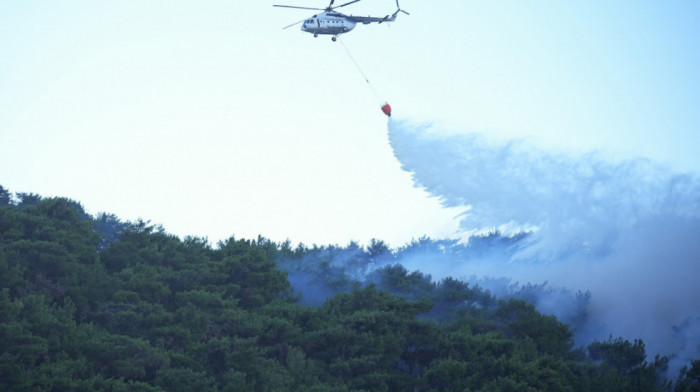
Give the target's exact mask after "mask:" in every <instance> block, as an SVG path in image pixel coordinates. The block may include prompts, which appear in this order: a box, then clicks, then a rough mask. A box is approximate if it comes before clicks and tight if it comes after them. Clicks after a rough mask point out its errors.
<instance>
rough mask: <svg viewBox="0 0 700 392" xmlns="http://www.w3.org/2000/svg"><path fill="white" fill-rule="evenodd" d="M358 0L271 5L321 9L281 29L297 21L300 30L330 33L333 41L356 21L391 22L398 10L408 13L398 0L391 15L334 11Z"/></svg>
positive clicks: (353, 25) (314, 33) (352, 26)
mask: <svg viewBox="0 0 700 392" xmlns="http://www.w3.org/2000/svg"><path fill="white" fill-rule="evenodd" d="M358 1H361V0H353V1H349V2H347V3H344V4H341V5H337V6H335V7H334V6H333V4H334V3H335V0H331V2H330V4H328V7H326V8H311V7H297V6H293V5H278V4H276V5H273V7H285V8H297V9H302V10H321V11H324V12H322V13H320V14H316V15H313V16H312V17H310V18H307V19H304V20H300V21H298V22H296V23H292V24H290V25H289V26H286V27H284V28H283V29H287V28H290V27H292V26H296V25H298V24H299V23H302V25H301V30H302V31H305V32H307V33H311V34H313V35H314V37H318V35H319V34H325V35H332V36H333V37H331V40H333V41H335V40H336V39H337V37H338V36H339V35H340V34H344V33H347V32H349V31H350V30H352V29H354V28H355V25H356V24H357V23H362V24H370V23H384V22H393V21H395V20H396V16H397V15H398V14H399V12H403V13H404V14H406V15H409V13H408V12H406V11H404V10H402V9H401V8H400V7H399V0H396V12H394V13H393V14H391V15H387V16H385V17H375V16H353V15H345V14H342V13H340V12H337V11H335V10H336V9H337V8H341V7H345V6H348V5H350V4H354V3H357V2H358Z"/></svg>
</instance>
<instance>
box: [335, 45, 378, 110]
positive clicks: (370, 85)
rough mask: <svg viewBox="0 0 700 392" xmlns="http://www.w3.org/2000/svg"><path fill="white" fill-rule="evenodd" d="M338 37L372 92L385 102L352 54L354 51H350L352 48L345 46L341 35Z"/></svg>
mask: <svg viewBox="0 0 700 392" xmlns="http://www.w3.org/2000/svg"><path fill="white" fill-rule="evenodd" d="M337 38H338V42H340V44H341V45H343V48H344V49H345V52H346V53H347V54H348V56H349V57H350V60H352V62H353V63H354V64H355V67H357V70H358V71H360V75H362V78H363V79H365V82H367V85H368V86H369V88H370V89H371V90H372V92H373V93H374V96H375V97H376V98H377V99H378V100H379V101H380V102H383V101H384V100H383V99H382V98H381V97H380V96H379V93H378V92H377V90H375V89H374V86H372V83H370V82H369V79H367V75H365V73H364V72H362V68H360V65H359V64H358V63H357V61H355V58H354V57H353V56H352V53H350V50H349V49H348V47H347V46H345V43H344V42H343V41H342V40H341V39H340V37H337Z"/></svg>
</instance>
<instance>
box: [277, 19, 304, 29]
mask: <svg viewBox="0 0 700 392" xmlns="http://www.w3.org/2000/svg"><path fill="white" fill-rule="evenodd" d="M305 20H306V19H302V20H300V21H298V22H296V23H292V24H290V25H289V26H285V27H282V30H284V29H288V28H290V27H292V26H296V25H298V24H299V23H301V22H303V21H305Z"/></svg>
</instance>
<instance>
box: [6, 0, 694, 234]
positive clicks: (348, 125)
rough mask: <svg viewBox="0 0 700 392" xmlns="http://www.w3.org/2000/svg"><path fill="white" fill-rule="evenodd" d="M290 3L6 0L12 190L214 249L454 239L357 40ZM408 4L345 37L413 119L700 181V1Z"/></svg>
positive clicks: (380, 10)
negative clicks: (230, 241) (631, 161)
mask: <svg viewBox="0 0 700 392" xmlns="http://www.w3.org/2000/svg"><path fill="white" fill-rule="evenodd" d="M279 2H281V3H284V2H283V1H281V0H280V1H279ZM272 4H273V2H270V3H266V2H260V1H245V2H244V1H240V0H234V1H230V0H229V1H208V2H192V1H170V0H169V1H147V2H144V1H118V2H117V1H113V2H105V1H99V2H98V1H79V0H75V1H48V0H44V1H3V2H0V184H2V185H3V186H5V187H6V188H9V189H10V190H11V191H15V192H36V193H40V194H43V195H46V196H54V195H60V196H67V197H70V198H73V199H75V200H78V201H80V202H82V203H83V204H84V206H85V207H86V209H87V210H88V211H89V212H92V213H97V212H100V211H107V212H113V213H116V214H117V215H118V216H120V217H122V218H124V219H135V218H138V217H142V218H144V219H151V220H152V221H153V222H154V223H162V224H163V225H164V226H165V228H166V230H168V231H170V232H172V233H174V234H177V235H180V236H184V235H188V234H190V235H199V236H208V237H209V239H210V240H212V241H217V240H219V239H222V238H226V237H228V236H229V235H231V234H235V235H236V236H238V237H254V236H256V235H257V234H263V235H265V236H268V237H270V238H272V239H273V240H284V239H285V238H290V239H291V240H292V241H294V242H297V241H303V242H304V243H307V244H310V243H341V244H344V243H347V241H349V240H351V239H354V240H359V241H367V240H369V239H370V238H372V237H377V238H381V239H385V240H387V241H389V242H390V243H392V244H394V245H401V244H403V243H405V242H407V241H409V240H410V239H411V238H413V237H419V236H421V235H429V236H433V237H442V236H447V235H451V234H453V233H454V231H455V230H457V227H458V225H457V222H456V220H455V219H453V217H454V215H456V214H457V213H458V212H459V211H456V210H447V209H443V208H442V207H441V206H440V204H439V201H438V200H436V199H431V198H428V196H427V194H426V193H425V192H424V191H422V190H418V189H415V188H413V186H412V183H411V178H410V175H409V174H407V173H405V172H402V171H401V170H400V166H399V163H398V162H397V161H396V159H395V158H394V157H393V155H392V150H391V148H390V146H389V145H388V143H387V136H386V132H387V131H386V118H385V117H384V116H383V115H382V113H381V112H380V111H379V102H378V100H377V98H376V97H375V95H374V94H373V93H372V92H371V90H370V89H369V88H368V87H367V85H366V84H365V83H364V81H363V79H362V77H361V76H360V74H359V73H358V72H357V69H355V66H354V65H353V64H352V62H351V61H350V59H349V58H348V56H347V54H346V53H345V52H344V50H343V48H342V46H341V45H340V43H333V42H331V41H330V39H329V38H328V37H319V38H316V39H314V38H313V37H312V36H311V35H309V34H306V33H303V32H301V31H300V30H299V29H298V28H297V27H296V26H295V27H294V28H290V29H287V30H282V29H281V28H282V27H283V26H286V25H288V24H290V23H293V22H295V21H298V20H301V19H303V18H305V17H307V16H308V15H310V14H309V13H308V12H307V11H303V10H292V9H277V8H273V7H272ZM290 4H295V5H301V6H320V7H323V6H325V5H326V3H324V2H323V1H321V2H318V1H311V0H297V1H296V2H294V1H291V2H290ZM401 6H402V8H404V9H406V10H407V11H409V12H410V13H411V15H410V16H406V15H403V14H402V15H400V16H399V18H398V20H397V22H396V23H394V24H393V25H391V26H390V27H387V25H369V26H364V25H360V26H357V27H356V29H355V30H354V31H352V32H351V33H349V34H347V35H344V36H342V39H343V42H344V43H345V44H346V45H347V47H348V48H349V49H350V50H351V51H352V52H353V55H354V57H355V59H356V60H357V61H358V63H359V64H360V65H361V66H362V68H363V70H364V72H365V74H366V75H367V77H368V78H369V80H370V81H371V82H372V83H373V85H374V87H375V88H376V90H377V91H378V92H379V95H380V96H381V97H382V98H383V99H386V100H387V101H389V102H390V103H391V105H392V106H393V108H394V115H395V116H396V117H397V118H400V119H409V120H414V121H418V122H438V123H442V124H445V126H446V127H450V128H452V129H454V130H456V131H458V132H465V133H467V132H475V131H476V132H481V133H482V134H484V135H487V136H488V137H492V138H497V139H510V138H518V139H526V140H529V141H530V142H531V143H533V144H535V145H537V146H539V147H540V148H543V149H548V150H552V151H557V152H567V151H575V152H581V151H590V150H599V151H601V152H602V153H604V154H607V155H609V156H612V157H615V158H625V157H633V156H642V157H647V158H650V159H652V160H654V161H658V162H660V163H661V164H663V165H668V166H670V167H671V168H673V170H675V171H679V172H692V173H697V172H698V171H700V158H698V153H697V150H698V146H700V140H699V137H700V136H699V135H700V110H698V109H697V106H698V102H700V76H699V74H698V71H697V70H698V69H700V40H698V37H700V31H699V30H700V27H698V23H697V18H698V15H700V3H698V2H696V1H667V2H661V1H655V2H651V1H615V2H609V1H602V0H601V1H568V2H554V1H527V2H524V1H500V2H499V1H456V0H454V1H452V0H445V1H442V2H439V3H438V4H436V3H434V2H419V1H416V0H403V1H401ZM394 8H395V5H394V2H393V1H392V0H364V1H363V2H360V3H358V4H356V5H352V6H349V7H346V8H344V9H343V11H347V12H348V13H354V14H362V15H367V14H372V15H384V14H387V13H391V12H393V11H394Z"/></svg>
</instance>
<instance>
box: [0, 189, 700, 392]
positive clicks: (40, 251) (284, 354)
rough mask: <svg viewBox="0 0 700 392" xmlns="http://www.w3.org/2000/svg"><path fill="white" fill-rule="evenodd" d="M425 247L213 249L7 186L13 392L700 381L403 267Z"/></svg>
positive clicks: (614, 385) (638, 352)
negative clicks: (405, 254) (406, 255)
mask: <svg viewBox="0 0 700 392" xmlns="http://www.w3.org/2000/svg"><path fill="white" fill-rule="evenodd" d="M518 240H519V239H518V238H503V237H500V236H498V235H495V236H492V237H491V238H490V239H489V238H486V239H482V240H481V241H482V242H481V243H480V245H479V246H484V242H488V241H518ZM422 241H432V240H429V239H422ZM433 243H434V244H435V246H439V245H440V243H439V241H435V242H433ZM476 243H477V244H479V241H476ZM408 248H410V245H409V246H407V247H406V248H404V249H399V250H396V251H392V250H390V249H389V248H388V247H387V246H386V245H385V244H384V243H383V242H381V241H379V240H375V241H372V243H370V244H369V245H368V246H366V247H362V246H360V245H358V244H356V243H351V244H349V245H348V246H346V247H337V246H322V247H318V246H312V247H307V246H304V245H301V244H300V245H298V246H296V247H292V246H291V244H290V243H289V242H288V241H287V242H284V243H275V242H272V241H270V240H267V239H265V238H263V237H259V238H257V239H254V240H251V239H236V238H235V237H230V238H229V239H227V240H225V241H221V242H219V243H218V244H216V246H212V245H211V244H209V242H208V241H207V240H206V239H203V238H197V237H186V238H184V239H180V238H178V237H176V236H173V235H171V234H168V233H167V232H166V231H165V230H164V229H163V228H162V227H159V226H155V225H151V224H149V223H148V222H144V221H137V222H123V221H121V220H120V219H119V218H118V217H116V216H114V215H111V214H106V213H102V214H98V215H97V216H94V217H93V216H91V215H89V214H87V213H86V212H85V210H84V209H83V207H82V206H81V205H80V203H78V202H75V201H72V200H69V199H66V198H43V197H41V196H40V195H36V194H31V193H30V194H27V193H18V194H14V195H13V194H11V193H10V192H9V191H8V190H6V189H5V188H3V187H1V186H0V277H1V279H0V347H2V349H1V351H0V390H3V391H26V390H37V391H54V390H56V391H57V390H75V391H192V390H197V391H200V392H206V391H318V392H321V391H541V390H548V391H549V390H557V391H697V390H700V361H698V360H694V361H692V362H690V363H689V364H688V366H686V367H685V368H683V370H682V371H681V373H680V375H679V376H678V378H677V379H676V380H673V382H672V381H671V380H668V379H667V378H666V377H667V374H666V367H667V366H666V365H667V362H668V359H667V358H665V357H658V356H657V357H655V358H653V359H650V358H647V355H646V353H645V346H644V342H643V341H641V340H634V341H631V342H630V341H628V340H625V339H622V338H615V337H612V336H611V337H610V338H609V339H607V340H605V341H596V342H594V343H592V344H590V345H588V346H587V347H576V346H575V344H574V340H573V334H574V331H573V329H572V327H571V325H570V324H567V323H564V322H562V321H560V320H558V319H557V318H556V317H554V316H551V315H543V314H541V313H539V312H538V311H537V310H536V309H535V307H534V306H533V304H532V303H531V302H528V301H527V295H523V296H522V297H521V298H513V297H511V298H496V297H494V296H493V295H491V293H490V292H489V291H488V290H484V289H482V288H480V287H478V286H475V285H470V284H468V283H465V282H462V281H460V280H457V279H453V278H446V279H443V280H441V281H439V282H433V281H432V279H431V278H430V277H429V276H426V275H423V274H421V273H420V272H413V271H408V270H406V268H404V267H403V266H401V265H398V264H395V263H393V260H394V257H395V255H396V253H397V252H401V251H402V250H403V251H406V250H407V249H408ZM471 251H475V252H476V251H478V246H476V247H475V248H473V249H471ZM339 255H340V256H342V257H338V256H339ZM340 259H342V260H343V263H342V264H339V263H337V262H336V261H337V260H340ZM331 260H335V261H334V262H331ZM358 271H359V272H361V273H362V274H363V276H364V279H362V280H359V279H356V274H357V273H358ZM301 288H303V289H304V290H302V289H301ZM533 289H534V288H533V287H530V288H529V290H533Z"/></svg>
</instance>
